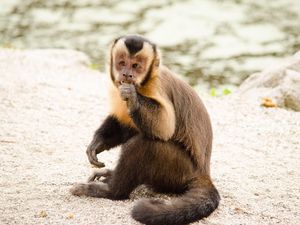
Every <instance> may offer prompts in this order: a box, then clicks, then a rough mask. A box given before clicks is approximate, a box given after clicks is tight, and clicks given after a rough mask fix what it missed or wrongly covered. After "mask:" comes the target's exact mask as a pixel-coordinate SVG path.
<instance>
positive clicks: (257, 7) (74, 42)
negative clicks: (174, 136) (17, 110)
mask: <svg viewBox="0 0 300 225" xmlns="http://www.w3.org/2000/svg"><path fill="white" fill-rule="evenodd" d="M299 32H300V0H273V1H268V0H252V1H251V0H186V1H176V0H161V1H155V0H154V1H146V0H145V1H142V0H137V1H134V0H124V1H117V0H0V47H2V48H17V49H19V48H20V49H29V48H30V49H31V48H68V49H77V50H80V51H83V52H85V53H87V54H88V55H89V56H90V57H91V59H92V62H93V63H92V65H91V67H93V68H97V69H100V70H101V71H105V68H104V65H105V57H106V51H107V46H108V44H109V42H110V41H111V40H112V39H113V38H115V37H117V36H119V35H123V34H128V33H139V34H142V35H146V36H147V37H148V38H149V39H151V40H153V41H154V42H156V43H157V44H158V45H159V46H160V47H161V49H162V51H163V56H164V62H165V64H167V65H168V66H169V67H170V68H172V70H174V71H175V72H177V73H178V74H180V75H182V76H183V77H184V78H185V79H186V80H187V81H188V82H189V83H190V84H191V85H193V86H195V87H197V88H200V89H204V90H211V89H214V88H217V89H218V90H224V88H228V89H229V90H233V89H234V88H235V87H236V86H238V85H239V84H240V83H241V82H242V81H243V80H244V79H245V78H246V77H247V76H248V75H250V74H251V73H254V72H256V71H259V70H261V69H262V68H264V67H266V66H268V65H270V64H272V63H276V62H277V61H278V60H279V59H280V58H282V57H284V56H287V55H291V54H292V53H294V52H296V51H297V50H299V49H300V36H299Z"/></svg>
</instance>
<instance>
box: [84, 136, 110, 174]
mask: <svg viewBox="0 0 300 225" xmlns="http://www.w3.org/2000/svg"><path fill="white" fill-rule="evenodd" d="M98 139H99V138H97V137H94V139H93V140H92V142H91V143H90V144H89V146H88V148H87V150H86V154H87V156H88V159H89V161H90V163H91V164H93V165H94V166H96V167H99V168H101V167H104V166H105V165H104V163H102V162H99V161H98V158H97V154H99V153H100V152H103V151H104V150H106V148H105V145H104V144H103V142H102V141H101V140H98Z"/></svg>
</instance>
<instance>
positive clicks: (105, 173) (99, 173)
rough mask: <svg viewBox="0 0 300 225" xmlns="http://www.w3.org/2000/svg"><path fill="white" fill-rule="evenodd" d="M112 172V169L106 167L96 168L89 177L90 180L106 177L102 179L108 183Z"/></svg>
mask: <svg viewBox="0 0 300 225" xmlns="http://www.w3.org/2000/svg"><path fill="white" fill-rule="evenodd" d="M112 173H113V171H112V170H109V169H106V168H101V169H96V170H94V171H93V173H92V175H91V176H90V177H89V178H88V182H93V181H95V180H100V178H102V177H104V178H105V179H104V180H102V182H103V183H107V182H108V180H109V178H110V177H111V175H112Z"/></svg>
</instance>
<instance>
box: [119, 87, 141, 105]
mask: <svg viewBox="0 0 300 225" xmlns="http://www.w3.org/2000/svg"><path fill="white" fill-rule="evenodd" d="M119 91H120V95H121V98H122V99H123V100H124V101H126V102H127V106H128V108H129V109H130V110H134V109H136V108H137V106H138V101H137V93H136V89H135V86H134V84H128V83H123V84H122V85H120V86H119Z"/></svg>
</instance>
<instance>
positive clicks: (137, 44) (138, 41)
mask: <svg viewBox="0 0 300 225" xmlns="http://www.w3.org/2000/svg"><path fill="white" fill-rule="evenodd" d="M121 38H124V39H125V41H124V43H125V45H126V47H127V49H128V51H129V53H130V55H134V54H136V53H137V52H139V51H140V50H142V49H143V46H144V42H147V43H149V44H150V45H151V46H152V47H153V49H155V45H154V44H153V43H151V42H150V41H149V40H147V39H146V38H144V37H142V36H139V35H126V36H121V37H119V38H118V39H117V40H116V41H118V40H119V39H121Z"/></svg>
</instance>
